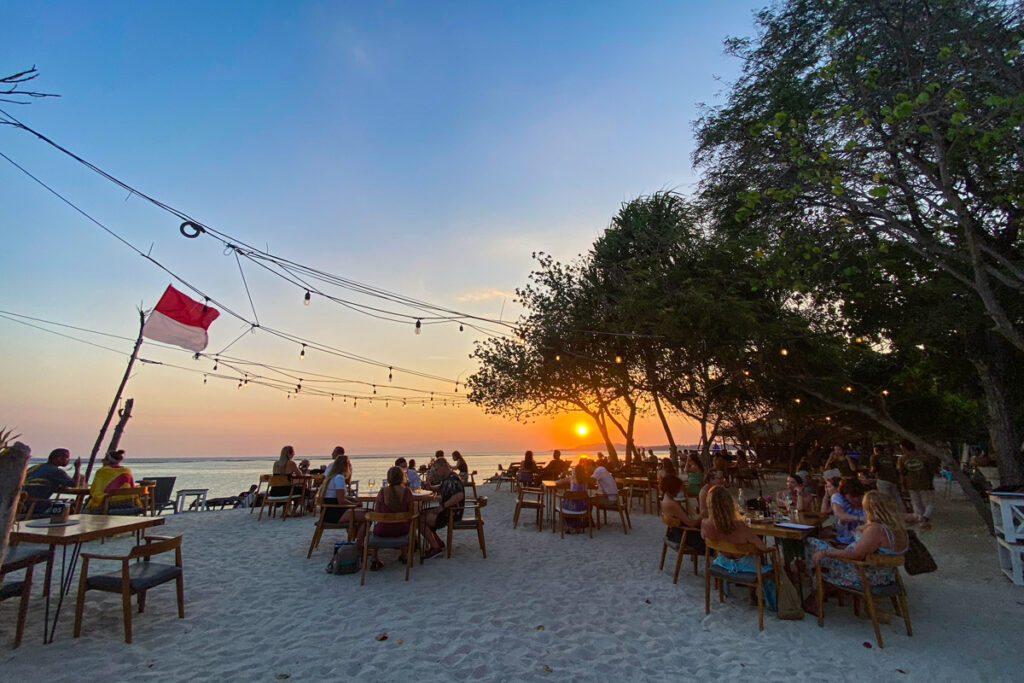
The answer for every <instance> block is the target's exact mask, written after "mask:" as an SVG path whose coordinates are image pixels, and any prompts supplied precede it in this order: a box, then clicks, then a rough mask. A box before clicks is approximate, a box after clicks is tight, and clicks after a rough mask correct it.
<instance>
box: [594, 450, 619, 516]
mask: <svg viewBox="0 0 1024 683" xmlns="http://www.w3.org/2000/svg"><path fill="white" fill-rule="evenodd" d="M587 465H588V469H589V470H590V476H591V478H592V479H593V480H594V481H595V482H597V490H598V491H599V493H598V495H597V497H596V498H595V499H594V502H595V503H596V504H597V505H598V506H604V505H612V506H614V505H617V504H618V498H619V487H618V485H617V484H616V483H615V477H613V476H612V473H611V472H609V471H608V468H607V467H605V466H604V465H597V466H596V467H595V466H594V463H593V462H592V461H589V460H588V461H587Z"/></svg>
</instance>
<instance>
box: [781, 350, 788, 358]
mask: <svg viewBox="0 0 1024 683" xmlns="http://www.w3.org/2000/svg"><path fill="white" fill-rule="evenodd" d="M779 355H780V356H788V355H789V349H781V350H780V351H779Z"/></svg>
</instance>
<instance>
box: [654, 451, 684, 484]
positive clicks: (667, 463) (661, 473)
mask: <svg viewBox="0 0 1024 683" xmlns="http://www.w3.org/2000/svg"><path fill="white" fill-rule="evenodd" d="M667 474H672V475H675V476H679V471H678V470H677V469H676V466H675V463H673V462H672V459H671V458H662V459H661V460H660V461H658V474H657V477H658V486H661V482H662V480H663V479H664V478H665V475H667Z"/></svg>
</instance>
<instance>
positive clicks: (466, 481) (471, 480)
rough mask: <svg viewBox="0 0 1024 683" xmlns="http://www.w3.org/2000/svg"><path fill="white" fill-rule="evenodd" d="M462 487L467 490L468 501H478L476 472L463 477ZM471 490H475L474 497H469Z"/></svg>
mask: <svg viewBox="0 0 1024 683" xmlns="http://www.w3.org/2000/svg"><path fill="white" fill-rule="evenodd" d="M461 478H462V486H463V489H464V490H465V495H466V500H467V501H472V500H476V499H477V495H476V470H473V471H472V472H470V473H469V474H465V475H462V477H461ZM470 489H472V490H473V495H469V491H470Z"/></svg>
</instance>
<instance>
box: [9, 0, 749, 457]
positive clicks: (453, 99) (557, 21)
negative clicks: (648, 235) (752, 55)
mask: <svg viewBox="0 0 1024 683" xmlns="http://www.w3.org/2000/svg"><path fill="white" fill-rule="evenodd" d="M758 6H759V3H748V2H722V3H705V2H638V3H598V2H567V3H529V2H519V3H417V2H392V3H335V2H309V3H282V2H238V3H227V2H218V3H208V2H207V3H197V2H146V3H131V2H89V3H80V2H67V3H56V2H47V3H29V4H26V5H14V6H11V7H7V8H5V9H4V12H3V13H4V23H5V27H6V28H5V32H4V33H5V37H4V40H3V42H2V44H0V71H2V72H4V73H5V74H6V73H13V72H16V71H19V70H21V69H24V68H26V67H28V66H31V65H33V64H34V65H36V66H37V67H38V68H39V70H40V72H41V76H40V78H39V79H38V80H37V81H36V82H35V83H34V85H35V86H36V87H37V88H38V89H40V90H44V91H47V92H54V93H59V94H60V95H61V97H60V98H59V99H56V98H55V99H46V100H36V101H34V103H33V104H31V105H29V106H17V105H6V106H4V107H3V108H4V109H5V110H7V111H8V112H10V113H12V114H14V115H15V116H18V117H19V118H21V119H22V120H23V121H24V122H26V123H27V124H29V125H30V126H32V127H34V128H37V129H38V130H40V131H41V132H43V133H45V134H47V135H48V136H50V137H52V138H53V139H55V140H56V141H58V142H60V143H61V144H64V145H66V146H67V147H69V148H70V149H71V150H73V151H74V152H76V153H78V154H80V155H81V156H83V157H85V158H86V159H88V160H90V161H92V162H93V163H96V164H97V165H99V166H100V167H102V168H104V169H105V170H107V171H109V172H111V173H113V174H114V175H117V176H119V177H121V178H122V179H123V180H125V181H127V182H128V183H129V184H131V185H133V186H136V187H138V188H139V189H141V190H143V191H146V192H148V193H150V194H152V195H154V196H156V197H157V198H159V199H161V200H163V201H165V202H167V203H169V204H171V205H174V206H177V207H178V208H181V209H183V210H184V211H186V212H187V213H189V214H191V215H194V216H196V217H197V218H199V219H200V220H202V221H203V222H205V223H207V224H209V225H211V226H213V227H216V228H217V229H219V230H222V231H224V232H227V233H230V234H233V235H235V236H237V237H238V238H240V239H243V240H245V241H247V242H249V243H251V244H255V245H260V246H263V245H269V247H270V249H271V250H272V251H274V252H277V253H280V254H281V255H284V256H287V257H289V258H291V259H292V260H295V261H300V262H303V263H308V264H309V265H313V266H316V267H318V268H321V269H324V270H328V271H331V272H333V273H336V274H339V275H344V276H346V277H350V278H352V279H355V280H360V281H363V282H368V283H371V284H375V285H378V286H382V287H386V288H388V289H391V290H394V291H398V292H402V293H404V294H409V295H411V296H415V297H419V298H423V299H427V300H430V301H433V302H436V303H439V304H444V305H447V306H450V307H452V308H457V309H459V310H465V311H467V312H471V313H477V314H481V315H487V316H492V317H495V316H497V315H498V312H499V310H502V306H504V311H505V315H506V317H507V316H508V314H509V312H510V311H511V312H514V310H515V309H514V306H513V304H512V302H511V298H510V295H511V293H512V292H513V290H514V289H515V288H516V287H517V286H521V285H522V284H524V283H525V280H526V276H527V274H528V272H529V270H530V268H531V259H530V254H531V253H532V252H534V251H546V252H549V253H552V254H555V255H556V256H558V257H559V258H563V259H568V258H571V257H573V256H574V255H575V254H578V253H580V252H583V251H585V250H586V249H587V248H588V246H589V245H590V244H591V242H592V241H593V239H594V238H595V237H596V236H597V235H598V234H600V232H601V230H603V228H604V227H605V226H606V225H607V224H608V221H609V220H610V218H611V217H612V216H613V215H614V213H615V212H616V210H617V209H618V207H619V205H620V204H621V203H622V202H623V201H627V200H629V199H631V198H633V197H635V196H637V195H639V194H643V193H649V192H653V191H656V190H659V189H665V188H675V189H679V190H681V191H688V190H689V189H690V188H691V187H692V184H693V182H694V175H693V172H692V169H691V164H690V154H691V151H692V127H691V123H692V121H693V120H694V119H695V118H696V117H697V115H698V109H697V106H698V104H699V103H701V102H705V103H715V102H717V101H718V100H717V97H716V95H717V93H719V92H720V91H721V90H723V89H724V84H723V82H722V81H721V80H719V79H725V80H726V81H727V80H728V79H731V78H733V77H735V74H736V69H737V68H738V64H737V63H736V62H735V60H731V59H729V58H727V57H725V56H724V54H723V51H722V40H723V39H724V38H725V37H726V36H728V35H749V34H750V33H751V32H752V30H753V21H752V16H753V11H754V10H755V9H756V8H757V7H758ZM0 151H3V152H4V153H5V154H7V155H8V156H10V157H11V158H12V159H14V160H15V161H17V162H18V163H19V164H22V165H23V166H25V167H26V168H27V169H28V170H30V171H31V172H33V173H34V174H37V175H38V176H39V177H40V178H41V179H43V180H44V181H46V182H47V183H49V184H51V185H53V186H54V187H55V189H58V190H59V191H60V192H62V193H63V194H65V195H66V196H68V198H69V199H71V200H72V201H74V202H75V203H77V204H78V205H80V206H81V207H82V208H83V209H85V210H87V211H89V212H90V213H92V214H93V215H95V216H96V217H97V218H98V219H99V220H101V221H102V222H104V223H105V224H107V225H108V226H110V227H111V228H112V229H114V230H116V231H117V232H118V233H119V234H121V235H123V236H124V237H125V238H126V239H128V240H130V241H131V242H133V243H134V244H136V245H138V246H139V247H140V248H142V249H144V250H148V249H150V248H151V249H152V250H153V251H152V253H153V254H154V256H156V257H157V258H159V259H160V260H161V261H162V262H164V263H166V264H167V265H168V266H169V267H171V269H172V270H174V271H175V272H178V273H180V274H182V275H183V276H184V277H186V278H187V279H189V280H190V281H193V282H195V283H196V284H197V285H199V286H200V287H201V288H203V289H204V290H206V291H209V292H211V293H213V294H214V295H215V296H217V297H218V298H220V299H223V300H225V301H226V302H229V303H230V305H231V306H232V307H233V308H236V309H237V310H240V311H248V310H249V303H248V299H247V297H246V293H245V290H244V287H243V285H242V283H241V280H240V277H239V274H238V268H237V266H236V265H235V263H234V260H233V258H230V257H228V256H225V255H224V254H223V253H222V251H221V250H220V248H218V247H216V245H215V244H214V243H213V242H212V241H209V240H204V239H199V240H184V239H183V238H181V237H180V236H179V235H178V233H177V224H178V221H177V220H176V219H174V218H173V217H171V216H169V215H167V214H165V213H163V212H161V211H159V210H157V209H155V208H154V207H152V206H150V205H148V204H146V203H144V202H142V201H140V200H139V199H138V198H127V199H126V196H125V195H126V193H125V192H123V191H122V190H120V189H118V188H116V187H114V186H112V185H111V184H109V183H107V182H106V181H103V180H102V179H100V178H98V177H97V176H95V175H93V174H90V173H89V172H88V171H86V170H85V169H84V168H82V167H81V166H78V165H76V164H74V163H73V162H71V161H70V160H69V159H67V158H66V157H64V156H63V155H60V154H58V153H56V152H55V151H53V150H51V149H49V148H47V147H46V146H45V145H43V144H42V143H40V142H39V141H37V140H35V139H33V138H32V137H31V136H29V135H27V134H25V133H24V132H21V131H18V130H14V129H12V128H10V127H6V126H0ZM0 207H2V208H0V226H2V234H3V238H4V246H5V256H6V257H7V258H5V264H6V266H5V267H6V269H7V271H8V274H7V276H6V277H5V285H4V287H3V289H2V291H0V309H2V310H8V311H15V312H18V313H28V314H33V315H38V316H39V317H42V318H47V319H51V320H57V321H61V322H66V323H70V324H75V325H80V326H83V327H88V328H93V329H100V330H104V331H109V332H113V333H117V334H120V335H124V336H128V337H131V336H134V334H135V332H136V314H135V307H137V306H138V305H139V304H140V303H141V304H142V305H143V306H145V307H151V306H152V305H153V304H154V303H155V302H156V299H157V298H158V297H159V295H160V292H161V291H162V290H163V287H164V286H166V284H167V283H168V278H167V276H166V275H165V274H163V273H161V272H159V271H158V270H156V269H155V268H154V267H153V266H152V265H150V264H148V263H147V262H145V261H144V260H143V259H141V258H139V257H138V256H137V255H133V254H132V252H130V251H129V250H127V249H126V248H125V247H124V246H123V245H121V244H119V243H118V242H116V241H115V240H114V239H112V238H111V237H109V236H107V235H105V234H104V233H102V232H101V231H100V230H99V229H97V228H96V227H95V226H92V225H91V224H89V223H88V222H86V221H85V220H84V219H82V218H81V217H80V216H78V215H77V214H75V213H74V212H73V211H71V210H70V209H69V208H68V207H67V206H65V205H63V204H61V203H60V202H59V201H58V200H56V199H55V198H53V197H52V196H51V195H48V194H47V193H46V192H45V191H43V190H42V189H41V188H39V187H38V186H37V185H35V184H34V183H33V182H32V181H30V180H29V179H27V178H26V177H25V176H23V175H22V174H21V173H20V172H19V171H17V170H16V169H14V168H13V167H12V166H10V165H9V164H7V162H5V161H3V160H2V159H0ZM248 275H249V276H250V280H249V284H250V286H251V288H252V290H253V295H254V300H255V303H256V309H257V312H258V313H259V315H260V317H261V319H266V320H267V321H268V322H271V323H272V324H274V325H275V326H277V327H279V328H283V329H287V330H289V331H292V332H294V333H296V334H299V335H302V336H304V337H310V338H317V339H325V340H328V339H329V340H330V341H331V342H332V343H335V344H336V345H339V346H343V347H345V348H346V349H350V350H352V351H354V352H356V353H361V354H364V355H369V356H373V357H376V358H382V359H388V360H389V361H390V359H394V362H395V364H396V365H404V366H407V367H415V368H418V369H423V370H426V371H429V372H432V373H435V374H439V375H443V376H446V377H453V376H456V375H459V374H462V375H463V376H464V374H465V373H466V372H470V371H471V370H472V363H471V362H470V361H469V359H468V358H467V355H468V353H469V352H470V351H471V349H472V340H473V336H472V335H470V334H467V333H462V334H459V333H458V332H457V331H454V330H453V329H451V328H437V327H432V328H430V329H429V330H427V333H425V334H423V335H421V336H419V337H417V336H415V335H413V334H412V331H411V329H409V328H408V327H407V326H400V325H396V324H393V323H381V322H378V321H373V320H369V319H367V318H365V317H363V316H359V315H356V314H353V313H350V312H346V311H344V310H341V309H338V308H337V307H335V306H331V305H329V304H327V303H326V302H323V301H314V304H313V306H310V307H308V308H306V307H303V306H301V294H300V293H296V292H295V291H294V290H292V289H289V288H286V287H285V286H284V285H282V284H281V283H280V282H279V281H275V280H273V279H272V278H261V277H260V275H259V274H258V273H255V272H250V273H248ZM12 283H17V284H16V285H14V284H12ZM240 329H242V328H241V327H240V325H239V324H238V323H237V322H236V321H232V320H228V319H226V318H222V320H220V321H218V322H217V323H215V324H214V327H213V328H211V344H210V350H216V348H219V347H221V346H224V345H225V344H227V343H228V342H229V341H230V340H231V339H234V338H235V337H236V336H237V335H238V334H239V330H240ZM0 330H2V335H0V354H2V359H0V381H3V383H4V385H5V386H8V387H10V386H17V387H19V390H17V391H15V392H10V391H7V392H4V393H5V395H4V396H3V398H0V415H2V416H3V418H2V421H3V422H4V423H6V424H9V425H17V426H18V427H19V428H20V431H22V432H23V433H24V434H25V437H26V439H29V440H30V443H31V440H32V439H34V440H35V441H36V442H37V443H38V445H37V446H35V447H36V448H37V450H39V449H42V448H46V449H49V448H52V447H54V446H56V445H69V447H71V448H72V449H73V450H77V451H81V450H83V449H86V450H87V446H89V445H91V441H92V440H93V439H94V438H95V436H94V434H95V431H96V429H97V427H98V425H99V423H100V422H101V421H102V417H103V414H104V413H105V410H106V406H107V405H108V404H109V401H110V399H111V397H112V396H113V392H114V390H115V389H116V384H117V381H118V379H119V377H120V374H121V372H122V371H123V370H122V369H123V363H124V361H123V359H122V358H121V357H119V356H117V355H115V354H112V353H109V352H103V351H100V350H97V349H93V348H91V347H86V346H81V345H78V344H75V343H74V342H71V341H68V340H62V339H59V338H53V337H50V336H48V335H45V334H44V333H41V332H37V331H34V330H31V329H28V328H24V327H22V326H19V325H16V324H14V323H10V322H7V321H5V320H0ZM256 337H258V335H254V336H253V337H251V338H246V339H245V340H243V342H241V344H240V345H239V346H238V347H233V348H232V350H233V351H238V353H239V354H241V355H245V356H247V357H252V358H259V359H261V360H266V361H268V362H274V363H282V364H283V363H285V362H288V363H292V362H293V361H294V360H295V358H296V355H295V354H296V351H295V349H294V348H292V347H290V346H288V345H282V344H281V343H278V342H276V341H275V340H267V339H262V338H261V339H257V338H256ZM115 345H116V346H117V347H118V348H126V347H128V346H130V345H128V344H125V343H124V342H120V343H117V344H115ZM144 348H145V347H144ZM149 353H150V355H152V356H157V355H159V354H167V353H169V352H164V351H162V350H159V349H149ZM173 356H174V354H173V353H170V355H169V356H168V357H173ZM178 360H180V359H178ZM186 360H187V359H186ZM308 360H309V361H310V362H314V359H313V358H310V359H308ZM315 362H319V363H321V365H319V366H318V367H317V370H318V371H321V372H326V373H329V374H335V375H342V376H346V377H359V378H366V379H368V380H371V381H377V380H378V379H381V378H380V372H379V370H372V369H368V368H365V367H360V366H358V365H355V364H351V363H344V362H340V361H337V360H336V359H319V360H318V361H315ZM385 381H386V378H385ZM423 387H424V388H431V387H429V386H428V383H424V384H423ZM438 388H439V389H440V387H438ZM446 389H447V390H450V388H449V387H446ZM133 391H134V395H135V396H136V397H137V398H136V402H137V408H136V410H137V411H138V412H137V417H136V419H135V420H134V421H133V423H132V425H131V427H130V429H129V436H128V437H126V444H127V445H129V446H134V447H135V448H136V449H137V450H138V451H139V452H140V453H142V452H144V453H146V454H152V455H167V454H171V453H180V452H181V451H182V450H190V452H192V453H194V454H205V453H210V454H215V453H223V452H225V451H227V450H230V451H231V454H244V453H250V452H263V451H265V450H268V448H269V449H270V450H273V449H272V448H270V446H272V445H273V444H276V443H277V442H278V441H280V440H282V439H283V440H288V439H289V438H291V436H290V435H292V434H296V435H297V436H296V437H295V438H291V440H292V441H296V442H297V443H296V447H297V448H299V449H300V450H301V449H302V448H303V447H306V448H308V449H319V448H321V442H323V445H325V446H327V447H328V450H329V445H330V444H332V443H333V442H336V441H344V440H346V439H347V440H348V441H349V442H350V443H351V444H354V446H355V447H356V448H359V449H362V450H365V451H368V452H369V451H372V450H377V451H381V450H383V451H389V450H413V449H423V450H432V449H433V448H434V447H442V448H443V447H446V444H450V445H447V448H458V447H459V445H460V444H461V445H462V448H463V450H468V449H473V448H476V449H482V450H501V449H506V448H507V449H509V450H520V449H522V448H528V447H533V448H537V449H544V448H549V447H551V446H554V445H559V444H564V443H565V441H566V440H569V439H568V437H567V438H566V440H562V437H561V434H562V432H561V431H559V430H561V429H562V425H561V423H558V425H557V427H555V426H552V425H554V424H555V423H552V424H551V425H548V424H547V423H542V424H540V425H514V424H508V423H506V422H504V421H501V420H497V419H494V418H487V417H484V416H482V415H480V414H479V413H478V412H476V411H475V410H474V409H471V408H461V409H459V411H458V413H459V415H458V417H457V418H455V417H451V416H450V415H448V414H447V413H446V412H445V411H436V412H437V413H438V414H435V415H434V417H433V418H432V419H430V420H425V419H423V418H416V419H412V418H404V419H402V420H398V421H396V419H395V418H394V417H393V416H392V415H391V414H388V413H383V412H382V411H380V410H379V409H377V407H376V406H374V407H370V406H367V407H365V408H364V407H363V405H360V406H359V407H358V408H357V409H355V410H350V412H349V413H346V414H345V415H344V416H343V417H339V416H338V415H337V414H336V413H332V412H328V410H327V408H325V407H324V406H319V405H318V406H313V404H312V401H305V399H304V402H303V404H302V407H301V408H298V409H297V408H295V407H294V406H293V405H291V404H287V405H286V404H285V403H284V399H283V397H282V396H281V395H280V394H278V393H276V392H264V393H263V394H262V395H261V394H260V393H259V392H258V391H257V392H251V393H248V394H247V395H246V397H245V398H244V399H243V398H240V396H239V392H236V391H235V387H234V385H231V386H221V387H217V388H212V387H210V386H206V387H203V386H201V381H200V380H197V379H196V377H194V376H191V375H188V374H187V373H174V372H171V371H168V370H166V369H160V368H154V367H146V368H142V369H140V370H139V372H138V373H137V374H136V376H135V377H133V379H132V382H131V383H130V385H129V392H128V394H127V395H132V392H133ZM295 403H298V402H295ZM320 403H324V401H320ZM449 410H450V409H449ZM440 413H444V414H440ZM253 424H255V425H256V426H253ZM545 429H547V430H548V431H545ZM679 429H680V430H681V431H683V432H684V433H685V432H686V430H687V427H685V426H684V425H683V424H682V423H680V425H679ZM183 433H190V434H195V435H197V438H196V439H194V440H192V441H191V442H190V443H189V445H187V446H186V445H185V444H184V443H182V442H181V439H180V437H179V435H181V434H183ZM298 435H308V437H306V436H302V437H301V438H300V436H298ZM129 438H131V439H132V440H133V441H132V442H130V443H129V442H128V441H127V440H128V439H129ZM302 438H305V439H306V441H302V440H301V439H302ZM649 438H650V439H651V442H655V443H663V442H664V436H663V435H658V433H657V430H652V431H650V432H649ZM57 442H60V443H57ZM432 444H435V445H432ZM182 454H184V453H182Z"/></svg>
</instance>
